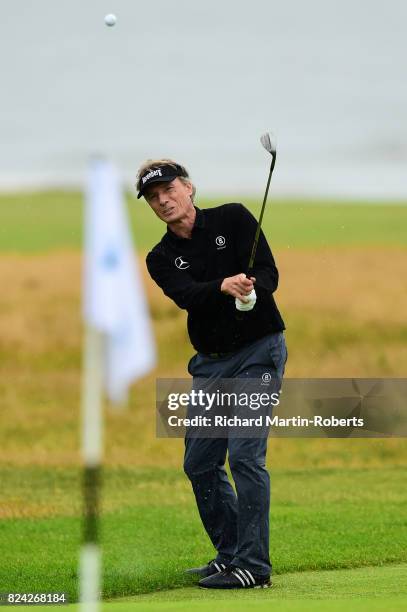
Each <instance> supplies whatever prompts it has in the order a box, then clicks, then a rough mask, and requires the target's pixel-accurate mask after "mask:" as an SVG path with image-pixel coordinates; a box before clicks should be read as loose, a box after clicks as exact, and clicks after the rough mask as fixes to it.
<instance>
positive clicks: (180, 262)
mask: <svg viewBox="0 0 407 612" xmlns="http://www.w3.org/2000/svg"><path fill="white" fill-rule="evenodd" d="M174 263H175V265H176V266H177V268H178V269H179V270H186V269H187V268H189V263H188V262H187V261H185V260H184V259H183V258H182V257H181V255H180V256H179V257H177V258H176V260H175V262H174Z"/></svg>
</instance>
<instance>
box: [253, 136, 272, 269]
mask: <svg viewBox="0 0 407 612" xmlns="http://www.w3.org/2000/svg"><path fill="white" fill-rule="evenodd" d="M260 142H261V144H262V145H263V147H264V148H265V149H266V151H268V152H269V153H270V155H271V156H272V160H271V166H270V172H269V177H268V180H267V187H266V191H265V194H264V198H263V205H262V207H261V212H260V218H259V222H258V224H257V229H256V234H255V236H254V242H253V247H252V252H251V255H250V259H249V265H248V268H247V274H246V276H247V277H248V278H249V277H250V276H253V274H252V271H253V264H254V259H255V257H256V251H257V243H258V242H259V236H260V230H261V224H262V221H263V215H264V209H265V208H266V202H267V196H268V192H269V188H270V181H271V175H272V174H273V170H274V166H275V163H276V157H277V152H276V139H275V136H274V134H273V133H271V132H266V133H265V134H263V136H261V138H260Z"/></svg>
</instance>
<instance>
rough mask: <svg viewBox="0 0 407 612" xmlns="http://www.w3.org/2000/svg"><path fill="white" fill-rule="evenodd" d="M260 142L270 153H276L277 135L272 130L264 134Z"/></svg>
mask: <svg viewBox="0 0 407 612" xmlns="http://www.w3.org/2000/svg"><path fill="white" fill-rule="evenodd" d="M260 142H261V144H262V145H263V147H264V148H265V149H266V151H268V152H269V153H270V155H275V154H276V137H275V136H274V134H273V133H272V132H266V133H265V134H263V136H261V137H260Z"/></svg>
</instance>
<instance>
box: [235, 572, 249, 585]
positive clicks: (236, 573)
mask: <svg viewBox="0 0 407 612" xmlns="http://www.w3.org/2000/svg"><path fill="white" fill-rule="evenodd" d="M232 574H233V575H234V576H236V578H238V579H239V580H240V582H241V583H242V586H243V587H246V583H245V581H244V580H243V578H241V577H240V575H239V574H238V572H236V571H233V572H232Z"/></svg>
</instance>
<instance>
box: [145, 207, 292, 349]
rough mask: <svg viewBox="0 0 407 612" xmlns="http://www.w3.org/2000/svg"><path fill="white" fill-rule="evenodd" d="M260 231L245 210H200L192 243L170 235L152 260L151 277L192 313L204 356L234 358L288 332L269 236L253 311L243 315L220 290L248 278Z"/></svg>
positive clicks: (260, 257)
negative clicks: (228, 280)
mask: <svg viewBox="0 0 407 612" xmlns="http://www.w3.org/2000/svg"><path fill="white" fill-rule="evenodd" d="M256 226H257V221H256V219H255V218H254V217H253V215H252V214H251V213H250V212H249V211H248V210H247V209H246V208H245V207H244V206H243V205H242V204H223V205H221V206H217V207H215V208H207V209H203V210H200V209H199V208H197V207H196V219H195V224H194V227H193V229H192V236H191V238H189V239H188V238H179V237H178V236H176V235H175V234H174V233H173V232H172V231H171V230H170V229H167V233H166V234H165V235H164V236H163V238H162V239H161V241H160V242H159V243H158V244H157V245H156V246H155V247H154V248H153V249H152V250H151V251H150V253H148V255H147V260H146V261H147V268H148V271H149V273H150V275H151V277H152V278H153V279H154V280H155V282H156V283H157V284H158V285H159V286H160V287H161V288H162V290H163V291H164V293H165V295H167V296H168V297H170V298H171V299H172V300H173V301H174V302H175V303H176V304H177V305H178V306H179V307H180V308H185V309H186V310H187V311H188V333H189V337H190V340H191V343H192V345H193V346H194V348H195V349H196V350H197V351H199V352H201V353H207V354H208V353H226V352H232V351H235V350H238V349H239V348H240V347H242V346H244V345H246V344H249V343H250V342H253V341H254V340H257V339H259V338H261V337H263V336H265V335H267V334H270V333H272V332H278V331H282V330H283V329H285V326H284V322H283V319H282V318H281V315H280V313H279V311H278V308H277V306H276V303H275V301H274V298H273V295H272V294H273V292H274V291H275V290H276V289H277V285H278V271H277V268H276V265H275V263H274V258H273V255H272V253H271V250H270V247H269V245H268V244H267V240H266V239H265V237H264V234H263V232H261V234H260V238H259V243H258V248H257V254H256V258H255V262H254V266H253V276H255V277H256V283H255V290H256V294H257V302H256V304H255V306H254V308H253V310H250V311H247V312H239V311H238V310H237V309H236V307H235V299H234V298H233V297H232V296H230V295H226V294H224V293H222V292H221V289H220V288H221V284H222V281H223V279H224V278H226V277H228V276H234V275H235V274H239V273H241V272H245V273H246V271H247V266H248V262H249V258H250V253H251V248H252V245H253V240H254V235H255V232H256Z"/></svg>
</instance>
